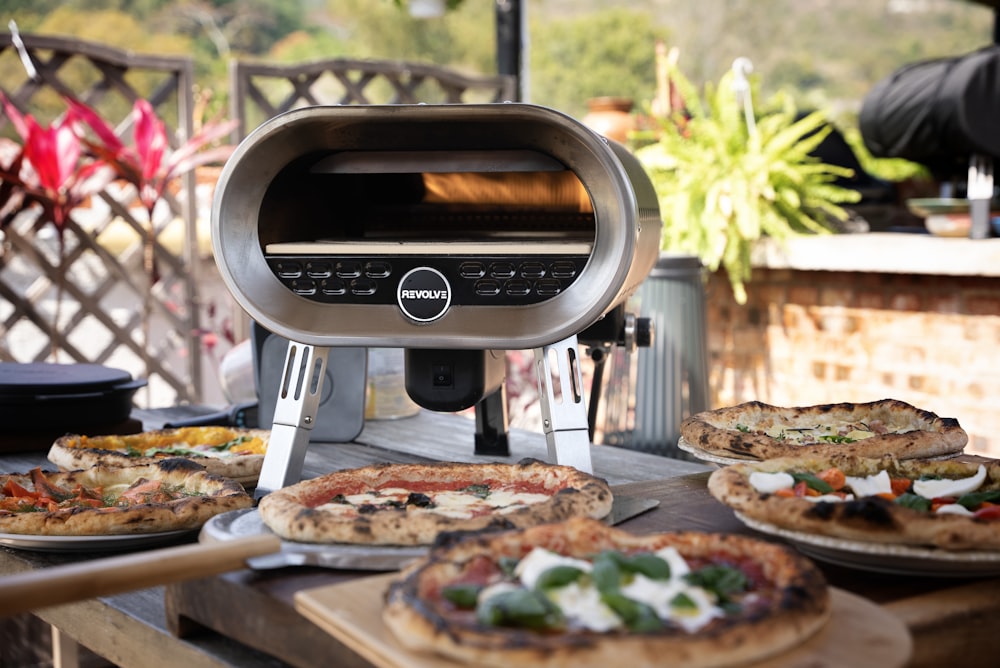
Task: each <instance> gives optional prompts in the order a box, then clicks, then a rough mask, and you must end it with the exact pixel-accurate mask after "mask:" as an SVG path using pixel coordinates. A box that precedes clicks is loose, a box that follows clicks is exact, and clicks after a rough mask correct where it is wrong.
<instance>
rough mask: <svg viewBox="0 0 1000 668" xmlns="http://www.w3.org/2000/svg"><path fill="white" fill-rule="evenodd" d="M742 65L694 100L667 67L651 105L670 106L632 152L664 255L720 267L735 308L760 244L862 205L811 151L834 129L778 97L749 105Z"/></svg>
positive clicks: (822, 224)
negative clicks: (645, 182)
mask: <svg viewBox="0 0 1000 668" xmlns="http://www.w3.org/2000/svg"><path fill="white" fill-rule="evenodd" d="M671 60H672V59H671ZM748 65H749V62H748V61H745V59H740V60H738V61H737V63H736V64H734V67H733V69H731V70H729V71H727V72H726V73H725V74H724V75H723V76H722V78H721V80H720V81H719V82H718V84H715V85H713V84H712V83H711V82H709V83H707V84H706V85H705V88H704V94H703V95H700V94H699V91H698V90H697V89H696V88H695V86H694V85H692V83H691V82H690V81H689V80H688V79H687V78H686V77H685V76H684V75H683V74H682V73H681V72H680V70H679V69H678V68H677V67H676V65H675V64H674V63H673V62H668V63H667V64H666V66H664V67H662V69H661V70H660V71H661V73H662V74H661V79H663V78H665V81H661V82H660V88H661V90H662V89H664V88H666V89H667V90H668V91H670V93H669V94H668V95H666V96H664V95H662V94H661V95H659V96H658V99H659V100H664V99H667V100H672V102H668V103H667V104H666V105H663V104H661V107H663V106H666V107H668V108H665V109H664V108H661V109H658V110H656V111H658V112H659V113H657V114H654V120H653V127H652V129H650V130H648V131H647V133H648V135H647V140H648V141H650V142H651V143H648V144H646V145H644V146H641V147H640V148H638V149H636V156H637V157H638V158H639V160H640V161H641V162H642V163H643V165H644V166H645V168H646V169H647V172H648V173H649V176H650V179H651V180H652V182H653V185H654V187H655V188H656V191H657V194H658V195H659V200H660V213H661V215H662V216H663V219H664V228H663V236H662V249H663V250H664V251H671V252H679V253H689V254H691V255H695V256H697V257H699V258H700V259H701V261H702V263H703V264H704V266H705V267H706V268H707V269H708V270H710V271H715V270H717V269H718V268H719V267H720V266H721V267H722V268H723V269H724V270H725V271H726V273H727V275H728V277H729V281H730V285H731V286H732V290H733V295H734V297H735V298H736V301H737V302H738V303H740V304H743V303H745V302H746V283H747V282H748V281H749V280H750V275H751V261H750V258H751V250H752V248H753V246H754V244H756V243H757V241H758V240H759V239H760V238H762V237H765V236H767V237H771V238H774V239H777V240H779V241H780V240H782V239H786V238H788V237H790V236H792V235H796V234H802V233H811V234H823V233H828V232H830V231H831V230H832V226H833V224H834V222H835V221H838V220H846V218H847V215H848V214H847V212H846V211H845V210H844V209H843V208H841V207H840V206H839V205H840V204H841V203H847V202H856V201H858V199H860V195H859V194H858V193H857V192H856V191H854V190H850V189H846V188H842V187H839V186H837V185H834V183H833V181H834V179H836V178H837V177H838V176H850V175H851V172H850V170H847V169H844V168H842V167H839V166H835V165H829V164H825V163H823V162H821V161H820V160H819V159H817V158H815V157H813V156H812V155H811V152H812V151H813V150H814V149H815V148H816V147H817V146H818V145H819V144H820V142H821V141H822V140H823V138H824V137H825V136H826V135H827V134H828V133H829V132H830V130H831V129H832V128H831V126H830V125H829V123H828V121H827V119H826V116H825V115H824V114H823V113H822V112H813V113H810V114H807V115H804V116H803V115H800V114H799V113H798V111H797V109H796V108H795V105H794V104H793V102H792V101H791V99H790V97H789V96H787V95H784V94H781V93H779V94H776V95H775V96H774V97H772V98H771V99H769V100H768V101H767V102H766V103H765V104H763V105H761V106H760V107H755V106H754V105H753V102H752V100H753V97H752V95H751V81H750V79H749V78H748V77H747V76H746V75H747V74H748V71H747V66H748ZM638 139H639V140H640V141H641V137H639V138H638Z"/></svg>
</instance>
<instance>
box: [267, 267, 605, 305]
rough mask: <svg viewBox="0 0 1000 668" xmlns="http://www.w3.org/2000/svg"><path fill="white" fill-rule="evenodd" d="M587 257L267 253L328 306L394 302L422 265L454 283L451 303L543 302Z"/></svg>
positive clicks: (294, 284)
mask: <svg viewBox="0 0 1000 668" xmlns="http://www.w3.org/2000/svg"><path fill="white" fill-rule="evenodd" d="M588 259H589V256H588V255H527V256H524V257H512V256H507V255H504V256H494V257H477V258H475V259H471V258H467V257H458V256H450V255H444V256H426V255H421V256H409V255H402V256H398V257H382V256H370V257H359V256H343V257H341V256H330V255H316V256H303V255H265V260H266V261H267V264H268V266H269V267H270V268H271V271H273V272H274V275H275V276H277V277H278V279H279V280H280V281H281V282H282V283H283V284H284V285H286V286H287V287H288V289H289V290H291V291H292V292H294V293H295V294H297V295H299V296H301V297H305V298H306V299H311V300H313V301H316V302H321V303H327V304H395V303H396V289H397V286H398V285H399V281H400V279H401V278H402V277H403V276H404V275H405V274H406V273H407V272H409V271H410V270H412V269H415V268H417V267H430V268H433V269H435V270H437V271H438V272H440V273H441V274H442V275H443V276H444V277H445V278H446V279H447V281H448V283H449V284H450V286H451V292H452V295H451V303H452V304H453V305H454V304H461V305H477V306H478V305H481V306H492V305H519V304H520V305H523V304H536V303H539V302H544V301H545V300H547V299H551V298H552V297H554V296H556V295H558V294H559V293H561V292H562V291H564V290H566V288H568V287H569V286H570V285H572V283H573V281H575V280H576V278H577V277H578V276H579V275H580V272H582V271H583V267H584V265H585V264H586V263H587V260H588Z"/></svg>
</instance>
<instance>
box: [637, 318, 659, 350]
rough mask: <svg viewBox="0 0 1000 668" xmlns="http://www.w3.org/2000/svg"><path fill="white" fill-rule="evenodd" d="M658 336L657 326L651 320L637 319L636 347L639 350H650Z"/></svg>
mask: <svg viewBox="0 0 1000 668" xmlns="http://www.w3.org/2000/svg"><path fill="white" fill-rule="evenodd" d="M655 336H656V326H655V325H654V324H653V321H652V319H650V318H636V319H635V345H636V347H637V348H648V347H650V346H651V345H653V337H655Z"/></svg>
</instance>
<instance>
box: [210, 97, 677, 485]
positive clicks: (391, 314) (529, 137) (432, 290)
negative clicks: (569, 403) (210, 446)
mask: <svg viewBox="0 0 1000 668" xmlns="http://www.w3.org/2000/svg"><path fill="white" fill-rule="evenodd" d="M661 226H662V221H661V219H660V213H659V206H658V203H657V197H656V193H655V191H654V189H653V187H652V184H651V183H650V181H649V179H648V177H647V176H646V174H645V172H644V171H643V168H642V166H641V165H640V163H639V162H638V161H637V160H636V159H635V158H634V156H632V154H631V153H629V152H628V151H627V150H626V149H625V148H624V147H622V146H621V145H619V144H617V143H615V142H612V141H608V140H606V139H605V138H603V137H601V136H599V135H597V134H596V133H594V132H593V131H591V130H590V129H588V128H587V127H585V126H583V125H582V124H580V123H578V122H577V121H575V120H573V119H572V118H570V117H568V116H566V115H564V114H561V113H559V112H556V111H554V110H551V109H547V108H544V107H539V106H534V105H528V104H515V103H505V104H484V105H467V104H457V105H390V106H320V107H309V108H304V109H299V110H296V111H291V112H288V113H286V114H283V115H281V116H277V117H275V118H273V119H271V120H270V121H267V122H266V123H264V124H263V125H261V126H260V127H259V128H258V129H257V130H255V131H254V132H253V133H251V134H250V135H249V136H248V137H247V138H246V139H245V140H244V141H243V142H242V143H241V144H240V145H239V147H238V148H237V149H236V151H235V153H234V154H233V156H232V157H231V158H230V160H229V161H228V163H227V164H226V166H225V168H224V169H223V172H222V174H221V177H220V179H219V182H218V185H217V188H216V195H215V201H214V204H213V210H212V241H213V248H214V252H215V257H216V261H217V263H218V266H219V270H220V272H221V275H222V278H223V280H224V281H225V282H226V284H227V286H228V288H229V290H230V292H231V293H232V294H233V296H234V298H235V299H236V301H237V302H238V303H239V304H240V305H241V306H242V307H243V308H244V309H245V310H246V312H247V313H248V314H249V316H250V317H251V318H252V319H254V320H255V321H256V322H258V323H259V324H260V325H262V326H263V327H264V328H266V329H267V330H269V331H271V332H273V333H275V334H278V335H280V336H283V337H285V338H286V339H288V340H289V341H290V342H291V343H290V345H289V357H288V360H287V361H286V375H287V378H286V385H287V386H292V385H294V384H295V383H296V382H298V381H302V379H305V380H304V385H305V386H306V387H305V390H304V392H303V394H305V395H306V399H302V398H301V397H298V398H296V399H295V402H296V403H295V404H294V405H293V404H292V403H291V400H287V402H286V403H288V405H287V406H286V409H287V410H283V409H282V406H281V404H282V401H283V400H284V399H283V396H279V399H278V403H279V406H278V407H277V408H276V411H275V430H277V429H278V427H279V425H282V424H285V423H292V424H291V425H290V426H291V427H292V428H293V429H297V430H299V431H301V430H303V429H308V428H309V427H310V426H311V421H312V420H313V418H314V417H315V415H314V414H312V415H311V414H310V408H309V406H308V405H305V404H308V402H309V399H308V395H309V393H310V392H312V391H313V390H315V388H310V387H308V385H309V382H308V379H309V378H312V377H316V376H317V375H318V376H319V377H322V374H319V373H318V371H317V368H318V367H322V366H323V365H324V364H325V362H326V356H325V352H324V351H326V350H327V349H328V348H330V347H344V346H363V347H401V348H405V349H406V350H407V370H406V373H407V389H408V391H410V393H411V395H415V396H414V399H415V400H417V401H418V403H421V405H424V406H426V407H429V408H433V409H437V410H440V409H457V408H459V407H462V406H463V405H464V404H468V403H470V402H472V403H475V402H476V401H478V399H479V398H481V397H482V396H483V395H485V394H488V393H489V392H490V391H491V390H492V389H495V387H496V385H497V384H498V382H499V381H502V372H498V369H499V368H500V367H499V366H498V365H499V362H498V360H500V359H502V351H504V350H521V349H534V350H536V354H538V356H539V359H540V363H542V364H547V363H548V362H546V361H545V360H547V359H548V358H549V356H550V355H549V354H548V353H547V350H546V349H547V348H550V347H552V346H562V348H560V353H559V354H562V353H563V352H567V351H568V354H569V356H570V357H571V358H572V356H573V353H572V349H573V348H574V347H575V344H576V336H577V335H578V334H579V333H580V332H582V331H584V330H586V329H588V328H590V327H592V326H594V325H595V323H598V322H600V321H601V320H602V319H604V318H605V317H606V316H608V315H609V314H611V313H613V312H614V313H619V312H620V311H621V309H622V307H623V305H624V303H625V301H626V299H627V298H628V297H629V296H630V295H631V294H632V293H633V292H634V291H635V290H636V289H637V288H638V286H639V284H640V283H641V282H642V281H643V280H644V279H645V278H646V276H647V275H648V273H649V272H650V270H651V269H652V268H653V266H654V265H655V263H656V260H657V258H658V254H659V240H660V233H661ZM449 351H453V353H454V354H449ZM477 351H478V352H477ZM460 353H461V354H460ZM470 354H471V355H472V358H470V357H469V355H470ZM477 356H478V357H477ZM473 358H474V359H473ZM470 359H471V363H470ZM480 363H481V364H480ZM554 364H555V365H558V364H560V362H559V361H556V362H555V363H554ZM480 365H481V367H482V368H481V369H478V370H477V369H476V367H477V366H480ZM572 365H573V360H572V359H571V360H570V366H572ZM470 369H472V370H471V371H470ZM545 370H546V371H547V370H548V367H546V369H545ZM562 371H563V373H571V374H574V373H576V372H575V371H573V370H572V369H569V370H566V369H564V370H562ZM553 372H554V373H559V370H554V371H553ZM498 373H500V374H501V375H500V377H499V380H498V378H497V375H498ZM411 376H412V378H411ZM297 379H298V381H297ZM449 383H451V386H450V387H448V386H447V385H448V384H449ZM456 384H457V385H458V387H456ZM571 384H575V381H574V383H571ZM548 385H550V387H548V388H546V389H547V391H551V390H552V389H553V388H552V387H551V385H560V383H559V382H558V381H554V382H549V383H548ZM470 388H471V391H468V390H470ZM289 394H291V395H296V394H297V392H295V391H290V392H289ZM543 402H544V403H548V402H545V397H544V396H543ZM543 410H544V411H545V412H546V415H545V418H546V421H547V423H558V422H560V419H558V416H556V415H554V414H551V415H550V414H549V407H548V406H544V407H543ZM553 410H555V409H553ZM553 429H554V431H557V430H558V429H557V427H554V428H553ZM548 435H549V434H548V432H547V436H548ZM276 436H278V434H277V431H274V432H273V433H272V449H273V450H275V451H278V450H283V451H285V452H284V454H281V455H277V454H276V455H274V458H277V457H279V456H280V457H282V458H289V457H290V458H292V459H293V460H294V459H296V458H301V456H303V455H302V454H301V453H299V452H298V451H297V450H296V452H295V453H293V452H292V450H295V448H296V447H298V446H295V447H293V445H292V444H291V443H289V444H288V445H287V446H282V445H281V440H282V439H280V438H279V439H277V440H278V445H277V447H275V445H274V444H275V441H276V438H275V437H276ZM296 439H298V440H301V433H299V434H298V436H296ZM587 445H588V447H589V439H587ZM574 447H576V446H574ZM550 449H551V448H550ZM553 452H554V456H555V458H556V459H561V458H563V459H564V458H565V457H560V456H559V453H558V452H556V451H553ZM269 454H270V453H269ZM576 463H579V464H580V465H581V467H583V468H586V467H587V466H589V450H588V451H587V455H586V458H584V459H580V460H578V461H577V462H576ZM266 466H267V463H266V462H265V467H266ZM285 468H286V472H285V473H284V474H283V481H285V482H287V480H288V479H289V476H290V475H291V476H294V472H295V468H296V465H295V464H294V462H293V464H292V466H291V468H290V470H291V474H289V473H288V470H289V467H288V466H286V467H285ZM268 484H271V486H272V487H273V486H275V485H276V484H277V481H272V483H268ZM265 486H266V485H265Z"/></svg>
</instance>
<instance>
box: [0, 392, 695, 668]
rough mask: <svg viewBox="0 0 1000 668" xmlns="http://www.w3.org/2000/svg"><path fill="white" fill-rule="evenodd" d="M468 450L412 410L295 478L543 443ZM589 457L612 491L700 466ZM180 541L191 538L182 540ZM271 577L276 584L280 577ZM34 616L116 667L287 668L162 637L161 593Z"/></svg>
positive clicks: (18, 456) (24, 458)
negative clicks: (621, 485) (153, 661)
mask: <svg viewBox="0 0 1000 668" xmlns="http://www.w3.org/2000/svg"><path fill="white" fill-rule="evenodd" d="M140 417H141V419H142V420H143V424H144V427H145V428H147V429H153V428H158V427H160V426H161V425H162V422H163V421H169V420H172V419H177V418H180V417H191V413H190V411H189V410H186V409H180V410H179V412H178V413H177V415H173V414H171V413H170V412H165V411H157V412H154V413H140ZM474 443H475V423H474V421H473V420H471V419H469V418H467V417H465V416H460V415H452V414H445V413H433V412H429V411H422V412H421V413H420V414H418V415H417V416H414V417H409V418H403V419H400V420H372V421H369V422H368V423H367V424H366V425H365V428H364V430H363V431H362V433H361V434H360V435H359V436H358V437H357V438H356V439H355V440H354V441H353V442H352V443H316V444H312V445H310V447H309V451H308V453H307V455H306V462H305V466H304V469H303V477H307V478H309V477H315V476H317V475H321V474H323V473H327V472H329V471H333V470H338V469H344V468H352V467H355V466H363V465H365V464H370V463H374V462H424V461H462V462H474V461H509V462H516V461H518V460H520V459H522V458H524V457H536V458H539V459H546V457H547V451H546V445H545V439H544V437H543V436H542V435H541V434H535V433H532V432H527V431H522V430H512V431H511V434H510V456H509V457H496V456H491V457H484V456H481V455H476V454H475V452H474ZM591 452H592V458H593V463H594V468H595V472H596V473H597V474H598V475H601V476H602V477H605V478H607V479H608V481H609V482H611V483H612V484H619V483H623V482H633V481H639V480H655V479H660V478H666V477H670V476H677V475H685V474H689V473H693V472H699V471H705V470H707V469H708V467H706V466H703V465H701V464H697V463H692V462H686V461H681V460H674V459H668V458H665V457H658V456H655V455H650V454H645V453H640V452H633V451H629V450H623V449H620V448H612V447H608V446H592V450H591ZM45 455H46V453H45V452H44V451H38V452H27V453H5V454H0V472H9V473H13V472H24V471H28V470H30V469H31V468H33V467H34V466H38V465H43V467H44V466H48V467H50V468H52V469H54V468H55V467H54V465H51V464H49V463H48V462H47V461H46V459H45ZM190 540H192V541H193V540H196V538H195V537H191V538H190ZM104 556H110V555H108V554H106V553H103V554H102V553H89V552H88V553H72V554H62V553H45V552H33V551H24V550H15V549H11V548H7V547H0V575H6V574H11V573H19V572H23V571H28V570H35V569H40V568H46V567H50V566H58V565H61V564H66V563H73V562H76V561H80V560H82V559H91V558H100V557H104ZM286 572H287V569H286ZM331 572H332V571H327V572H326V573H325V574H326V575H329V574H330V573H331ZM272 575H273V576H276V577H278V578H279V579H280V577H281V575H282V573H277V574H272ZM35 614H36V615H37V616H38V617H39V618H41V619H42V620H44V621H46V622H48V623H49V624H52V625H53V626H55V627H57V628H58V629H60V630H61V632H63V633H64V634H65V635H67V636H69V637H70V638H72V639H74V640H76V641H77V642H79V643H80V644H82V645H84V646H85V647H88V648H89V649H91V650H93V651H94V652H96V653H98V654H100V655H101V656H103V657H105V658H107V659H108V660H109V661H112V662H113V663H115V664H117V665H119V666H124V667H129V666H146V665H149V662H150V657H156V659H157V665H162V666H175V665H176V666H184V668H201V667H205V668H220V667H231V666H232V667H239V668H255V667H256V666H261V667H265V666H266V667H271V666H281V665H287V662H283V661H279V660H277V659H275V658H274V657H272V656H270V655H268V654H266V653H263V652H260V651H256V650H255V649H253V648H252V647H249V646H247V645H246V644H244V643H240V642H235V641H233V640H232V639H231V638H229V637H226V636H225V635H222V634H219V633H197V634H193V635H189V636H186V637H184V638H177V637H176V636H175V635H174V633H173V631H172V630H171V628H172V627H174V626H176V620H175V619H168V617H167V612H166V606H165V588H164V587H153V588H149V589H143V590H139V591H134V592H130V593H126V594H119V595H115V596H107V597H101V598H97V599H92V600H87V601H82V602H78V603H70V604H66V605H59V606H54V607H50V608H45V609H42V610H38V611H36V613H35ZM227 614H231V616H232V618H233V619H234V620H236V621H238V622H239V623H240V624H241V625H244V626H246V627H247V628H248V629H255V626H254V625H255V624H256V623H258V622H265V621H266V620H265V619H264V618H263V617H261V616H260V615H257V614H256V612H255V611H254V610H253V609H252V608H245V607H237V606H235V605H233V606H231V607H230V608H229V612H228V613H227ZM293 614H295V613H294V612H293ZM292 619H293V620H295V621H296V623H299V622H301V623H303V624H305V623H306V622H305V620H302V619H301V618H298V616H297V614H295V617H293V618H292ZM256 630H257V633H256V634H255V637H257V638H264V639H265V641H266V643H265V644H267V645H268V648H269V649H271V647H270V643H277V642H279V641H280V639H281V638H282V637H283V632H282V631H281V630H275V629H274V628H273V627H270V628H263V629H256ZM316 634H317V635H316V639H315V640H316V642H317V643H320V642H321V641H323V640H324V639H325V638H326V634H322V636H320V635H319V634H320V632H319V631H318V629H317V630H316ZM272 651H273V649H272ZM0 663H2V662H0Z"/></svg>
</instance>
